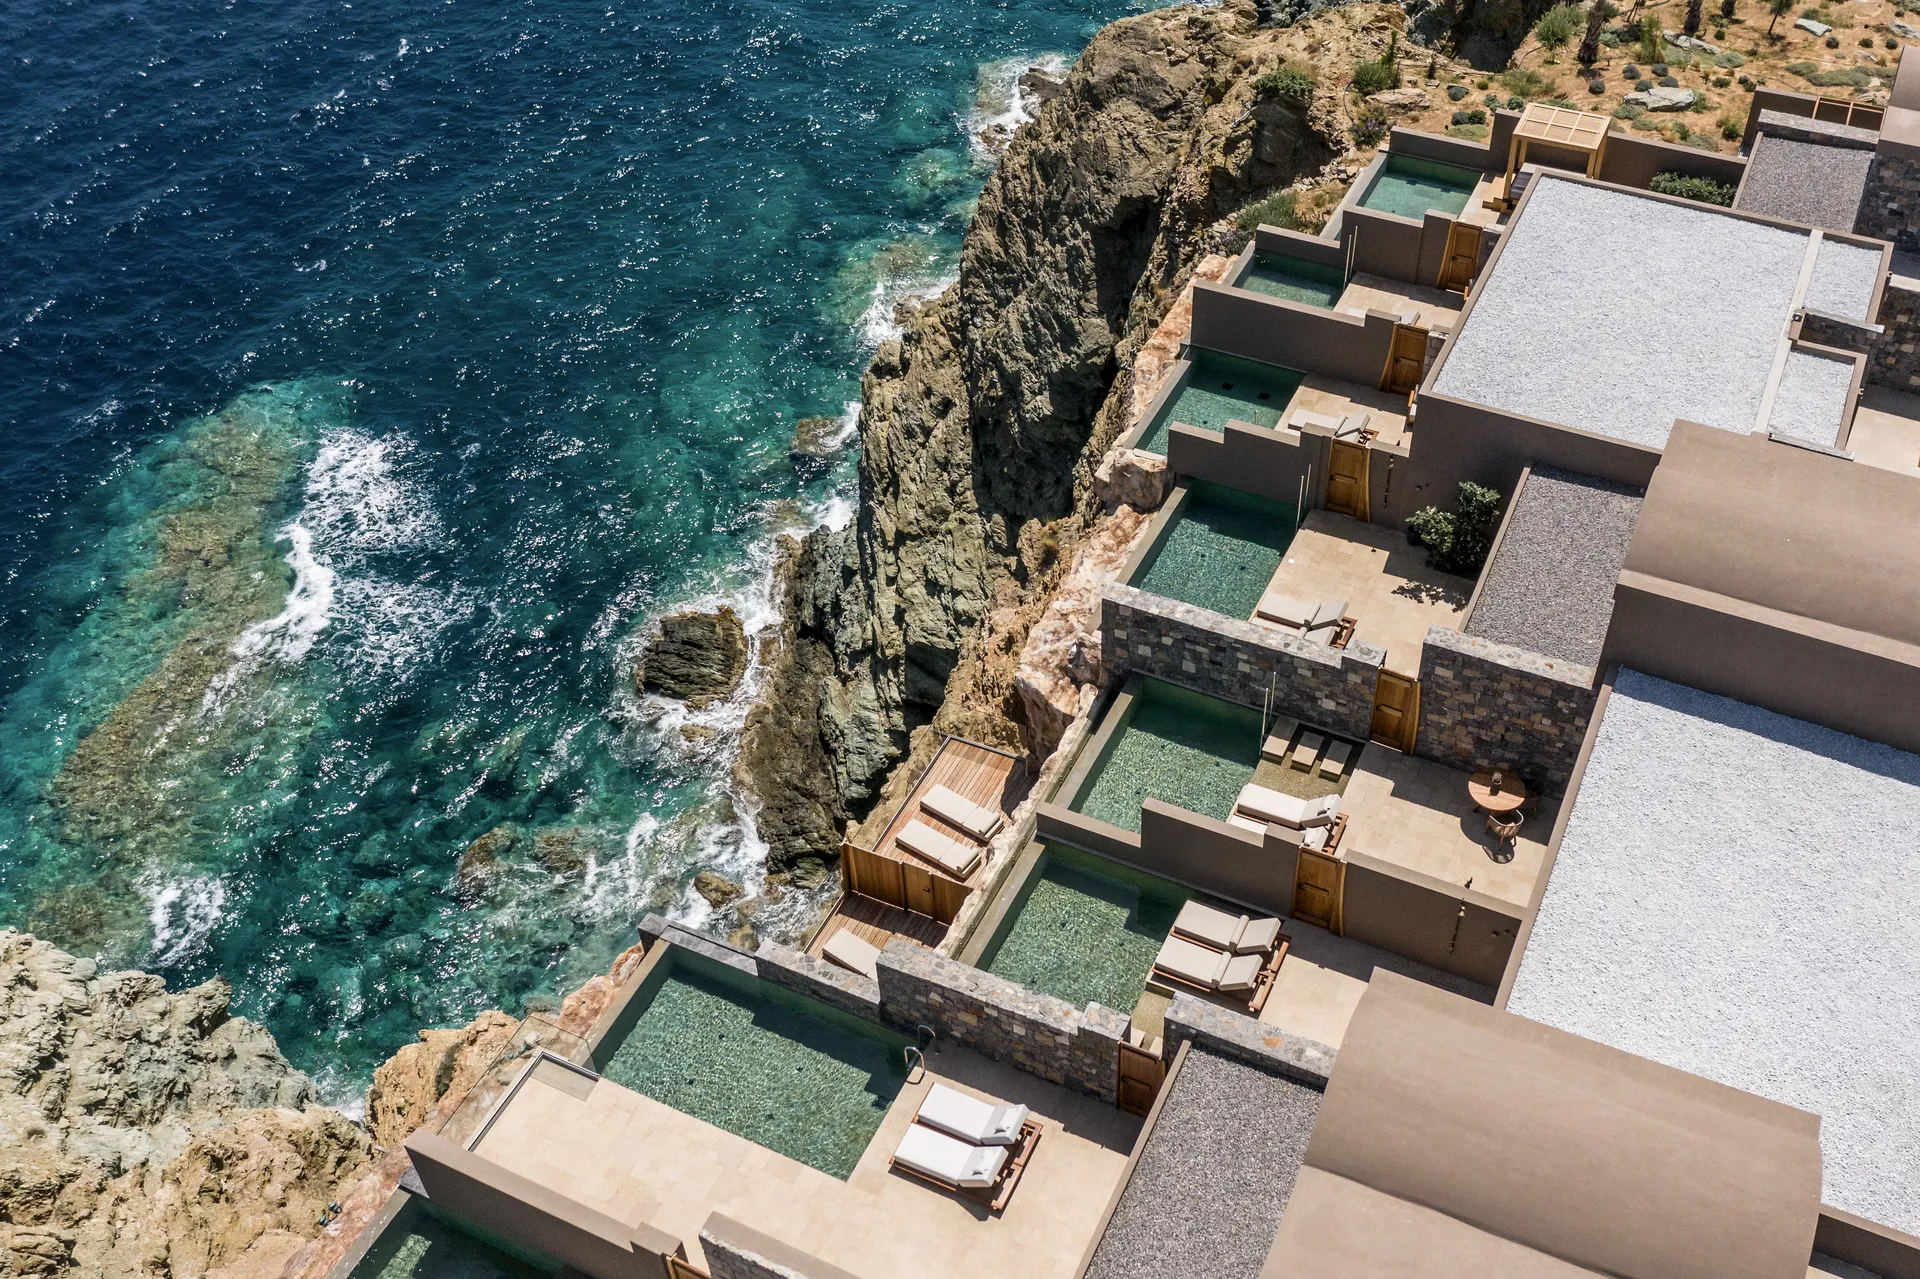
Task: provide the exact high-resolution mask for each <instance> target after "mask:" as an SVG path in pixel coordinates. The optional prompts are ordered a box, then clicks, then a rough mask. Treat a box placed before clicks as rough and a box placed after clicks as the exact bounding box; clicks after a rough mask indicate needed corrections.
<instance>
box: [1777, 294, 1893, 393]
mask: <svg viewBox="0 0 1920 1279" xmlns="http://www.w3.org/2000/svg"><path fill="white" fill-rule="evenodd" d="M1899 279H1900V277H1899V276H1897V275H1896V276H1895V277H1894V278H1893V279H1891V280H1888V281H1887V288H1886V292H1885V293H1883V294H1882V295H1881V298H1880V326H1881V328H1883V329H1885V330H1886V331H1885V332H1884V333H1882V334H1881V335H1880V336H1879V337H1878V338H1877V339H1875V340H1874V343H1873V346H1872V348H1871V349H1870V350H1869V351H1868V352H1867V381H1869V382H1874V383H1877V384H1878V385H1880V386H1890V387H1892V388H1893V389H1894V390H1896V391H1917V390H1920V293H1914V292H1911V291H1910V290H1907V289H1903V288H1901V287H1899ZM1803 331H1804V330H1803Z"/></svg>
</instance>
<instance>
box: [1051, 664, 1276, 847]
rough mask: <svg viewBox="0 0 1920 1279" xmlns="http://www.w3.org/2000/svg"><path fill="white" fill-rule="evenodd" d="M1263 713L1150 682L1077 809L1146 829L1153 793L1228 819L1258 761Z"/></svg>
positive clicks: (1203, 813)
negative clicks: (1146, 806) (1145, 811)
mask: <svg viewBox="0 0 1920 1279" xmlns="http://www.w3.org/2000/svg"><path fill="white" fill-rule="evenodd" d="M1261 740H1262V739H1261V736H1260V712H1259V711H1256V710H1252V709H1249V708H1248V707H1245V706H1236V705H1234V704H1233V703H1232V702H1223V701H1221V700H1220V699H1219V698H1217V697H1208V696H1206V695H1205V694H1202V693H1196V692H1193V691H1192V690H1190V689H1185V688H1181V687H1179V686H1178V685H1175V684H1165V683H1162V682H1161V681H1159V680H1145V681H1143V682H1142V684H1141V686H1140V693H1139V695H1138V696H1137V697H1135V698H1134V701H1133V713H1132V717H1131V718H1129V719H1128V720H1127V723H1126V725H1125V726H1124V727H1122V728H1121V729H1120V731H1119V733H1118V734H1116V736H1115V737H1114V739H1113V741H1112V743H1111V744H1110V746H1109V747H1108V749H1107V757H1106V759H1105V760H1103V761H1101V762H1100V765H1099V767H1098V771H1096V772H1095V773H1094V775H1093V777H1092V778H1091V779H1090V780H1089V781H1088V782H1087V784H1086V785H1085V786H1083V787H1082V789H1081V793H1080V794H1079V795H1078V796H1076V797H1075V800H1074V804H1073V810H1074V811H1075V812H1077V813H1085V814H1086V815H1087V816H1089V817H1093V818H1098V819H1099V820H1100V821H1103V822H1110V823H1111V824H1113V825H1115V826H1118V827H1120V828H1121V829H1122V830H1133V831H1137V830H1139V829H1140V805H1141V804H1142V803H1144V802H1145V801H1146V800H1148V799H1158V800H1161V801H1163V802H1165V803H1169V804H1173V805H1176V806H1177V807H1180V808H1184V809H1186V810H1187V811H1188V812H1190V813H1199V814H1200V815H1201V816H1203V817H1212V818H1215V819H1217V820H1220V821H1225V820H1226V818H1227V814H1229V813H1231V812H1232V811H1233V802H1234V800H1235V799H1237V798H1238V797H1239V795H1240V788H1241V787H1243V786H1245V785H1246V784H1247V783H1248V782H1250V781H1252V780H1253V770H1254V768H1255V766H1257V765H1258V764H1259V762H1260V746H1261Z"/></svg>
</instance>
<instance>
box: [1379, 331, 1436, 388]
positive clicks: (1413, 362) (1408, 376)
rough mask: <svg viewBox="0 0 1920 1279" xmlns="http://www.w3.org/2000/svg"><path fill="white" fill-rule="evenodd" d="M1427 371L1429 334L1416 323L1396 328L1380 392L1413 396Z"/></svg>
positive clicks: (1381, 378) (1381, 377) (1388, 351)
mask: <svg viewBox="0 0 1920 1279" xmlns="http://www.w3.org/2000/svg"><path fill="white" fill-rule="evenodd" d="M1426 368H1427V331H1426V330H1425V329H1423V328H1420V327H1419V326H1418V325H1413V324H1396V325H1394V326H1393V345H1392V346H1390V347H1389V348H1388V349H1387V367H1386V371H1385V372H1383V373H1381V375H1380V389H1381V390H1383V391H1392V392H1394V393H1396V394H1399V395H1411V394H1413V391H1414V388H1415V387H1417V386H1419V385H1420V375H1421V374H1422V373H1424V372H1425V371H1426Z"/></svg>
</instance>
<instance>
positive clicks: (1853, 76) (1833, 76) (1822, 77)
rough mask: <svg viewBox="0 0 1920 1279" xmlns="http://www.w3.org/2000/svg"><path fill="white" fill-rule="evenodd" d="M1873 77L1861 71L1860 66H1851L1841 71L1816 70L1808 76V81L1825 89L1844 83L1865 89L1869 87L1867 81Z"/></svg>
mask: <svg viewBox="0 0 1920 1279" xmlns="http://www.w3.org/2000/svg"><path fill="white" fill-rule="evenodd" d="M1871 79H1873V77H1872V76H1871V75H1869V74H1868V73H1867V72H1865V71H1861V70H1859V69H1858V68H1849V69H1846V70H1840V71H1816V72H1814V73H1813V74H1812V75H1810V76H1808V77H1807V83H1808V84H1817V85H1819V86H1820V87H1821V88H1823V89H1832V88H1838V87H1840V86H1842V85H1851V86H1852V87H1853V88H1856V89H1864V88H1866V87H1867V82H1868V81H1869V80H1871Z"/></svg>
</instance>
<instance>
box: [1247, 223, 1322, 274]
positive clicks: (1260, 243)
mask: <svg viewBox="0 0 1920 1279" xmlns="http://www.w3.org/2000/svg"><path fill="white" fill-rule="evenodd" d="M1255 252H1260V253H1284V254H1286V255H1287V256H1288V257H1293V258H1299V259H1300V260H1301V261H1303V262H1313V263H1317V264H1319V265H1320V266H1331V267H1341V268H1344V267H1345V266H1346V265H1347V250H1346V246H1345V245H1343V244H1341V243H1340V241H1339V240H1337V239H1329V238H1327V237H1325V236H1318V235H1308V234H1307V233H1306V232H1304V231H1288V230H1286V229H1284V228H1282V227H1272V226H1263V227H1259V228H1257V229H1256V230H1255V231H1254V233H1253V243H1252V244H1251V245H1250V246H1248V249H1247V255H1248V256H1251V255H1252V254H1253V253H1255Z"/></svg>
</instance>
